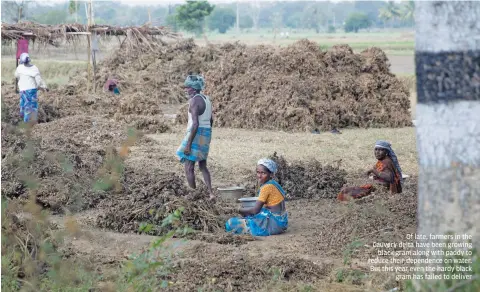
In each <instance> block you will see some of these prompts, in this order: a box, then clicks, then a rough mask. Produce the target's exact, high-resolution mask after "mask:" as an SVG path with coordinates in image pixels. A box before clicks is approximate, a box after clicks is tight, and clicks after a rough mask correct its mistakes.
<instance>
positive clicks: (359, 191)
mask: <svg viewBox="0 0 480 292" xmlns="http://www.w3.org/2000/svg"><path fill="white" fill-rule="evenodd" d="M374 153H375V158H377V163H376V164H375V166H374V167H373V168H372V169H370V170H368V171H367V173H366V175H367V176H370V175H373V182H374V184H375V185H380V186H384V187H385V188H386V189H387V190H389V191H390V193H391V194H399V193H401V192H402V181H403V179H402V169H401V168H400V164H399V163H398V159H397V156H396V155H395V152H394V151H393V149H392V146H391V145H390V143H388V142H386V141H377V142H376V143H375V150H374ZM374 184H366V185H362V186H359V187H346V188H343V189H342V190H341V191H340V194H338V197H337V198H338V199H339V200H341V201H346V200H348V199H349V198H350V197H351V198H354V199H358V198H361V197H365V196H367V195H369V194H370V193H371V192H372V191H373V190H374V189H375V187H374Z"/></svg>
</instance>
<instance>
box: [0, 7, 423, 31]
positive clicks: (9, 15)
mask: <svg viewBox="0 0 480 292" xmlns="http://www.w3.org/2000/svg"><path fill="white" fill-rule="evenodd" d="M189 2H191V3H189ZM84 3H85V2H84V1H74V0H69V1H64V2H58V3H57V2H56V3H49V4H48V5H46V4H43V3H42V2H41V1H4V2H2V21H6V22H17V21H19V20H28V21H38V22H42V23H45V24H56V23H62V22H79V23H84V24H86V22H87V19H86V11H85V9H86V8H85V5H84ZM216 7H217V9H218V11H219V12H221V11H223V12H222V14H225V13H226V12H227V11H228V15H229V17H228V21H227V23H230V22H231V20H230V18H233V19H234V22H233V23H235V22H236V16H237V13H236V12H237V8H238V14H239V17H240V27H241V28H242V29H251V28H252V29H254V30H258V29H262V28H263V29H265V28H276V29H312V30H314V31H315V32H316V33H321V32H328V31H332V28H331V27H334V28H335V29H336V30H338V29H340V28H342V27H343V23H344V22H346V21H347V19H348V18H349V17H350V16H351V15H352V14H354V13H361V14H362V15H365V16H366V17H367V18H368V20H369V23H371V27H374V28H375V27H378V28H384V27H390V28H399V27H412V26H413V16H414V15H413V11H414V7H415V4H414V1H411V0H410V1H402V2H400V3H398V2H393V1H388V2H386V1H341V2H326V1H321V2H311V1H305V2H297V1H295V2H289V1H286V2H264V1H258V2H239V3H238V6H237V3H219V4H218V5H217V6H216ZM187 8H188V9H187ZM192 8H194V9H193V10H192ZM212 9H213V5H210V4H209V3H208V2H207V1H186V3H185V4H183V5H181V4H166V3H162V4H160V3H159V4H157V5H149V6H141V5H137V6H128V5H126V4H122V3H118V2H115V1H94V2H93V10H94V14H95V22H96V23H105V24H110V25H142V24H145V23H146V22H148V21H151V22H152V24H154V25H167V24H168V25H172V26H174V27H175V28H177V24H175V21H178V19H177V20H174V18H175V17H173V16H172V15H179V13H180V15H181V19H182V20H180V21H181V22H182V23H183V24H184V25H186V27H184V28H183V29H185V31H191V29H193V27H195V30H197V31H198V29H200V28H202V29H203V26H201V23H199V22H202V23H203V20H204V18H208V15H209V14H210V13H203V12H208V11H210V12H212ZM199 11H203V12H202V13H200V14H198V15H197V14H196V13H197V12H199ZM232 11H233V12H234V13H233V14H232V13H231V12H232ZM185 13H188V14H189V15H188V17H187V16H186V15H185ZM216 17H217V16H215V18H216ZM187 19H190V21H186V20H187ZM214 22H215V23H217V25H211V26H210V27H209V29H210V30H221V31H225V28H224V26H225V23H223V22H218V21H217V20H215V21H214ZM182 27H183V26H182ZM187 27H188V28H187ZM228 27H230V26H227V29H228Z"/></svg>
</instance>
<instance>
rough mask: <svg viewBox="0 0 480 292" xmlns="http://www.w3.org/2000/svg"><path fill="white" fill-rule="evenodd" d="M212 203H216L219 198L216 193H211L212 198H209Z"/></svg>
mask: <svg viewBox="0 0 480 292" xmlns="http://www.w3.org/2000/svg"><path fill="white" fill-rule="evenodd" d="M208 199H209V200H210V201H216V200H217V196H215V194H214V193H210V197H209V198H208Z"/></svg>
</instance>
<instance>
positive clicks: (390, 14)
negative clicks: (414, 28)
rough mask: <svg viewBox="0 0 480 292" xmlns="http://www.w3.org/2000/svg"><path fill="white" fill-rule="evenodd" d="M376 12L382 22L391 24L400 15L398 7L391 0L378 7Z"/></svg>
mask: <svg viewBox="0 0 480 292" xmlns="http://www.w3.org/2000/svg"><path fill="white" fill-rule="evenodd" d="M378 12H379V13H378V17H379V18H380V19H381V20H383V22H384V23H386V22H391V24H392V26H393V22H394V21H395V20H397V19H398V18H399V17H400V15H401V13H400V8H399V7H398V6H397V5H396V4H395V3H394V2H393V1H389V2H388V4H387V5H386V6H385V7H382V8H380V9H379V10H378Z"/></svg>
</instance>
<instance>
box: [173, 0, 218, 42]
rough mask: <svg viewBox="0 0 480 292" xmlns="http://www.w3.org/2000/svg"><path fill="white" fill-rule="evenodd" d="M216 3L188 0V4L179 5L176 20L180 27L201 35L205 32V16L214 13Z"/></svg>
mask: <svg viewBox="0 0 480 292" xmlns="http://www.w3.org/2000/svg"><path fill="white" fill-rule="evenodd" d="M214 8H215V6H214V5H210V3H208V1H192V0H190V1H187V4H183V5H180V6H178V8H177V10H176V13H175V20H176V22H177V25H178V26H179V27H180V28H183V29H185V30H186V31H189V32H192V33H195V34H197V35H200V34H201V33H205V18H206V17H207V16H208V15H210V13H212V11H213V9H214Z"/></svg>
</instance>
